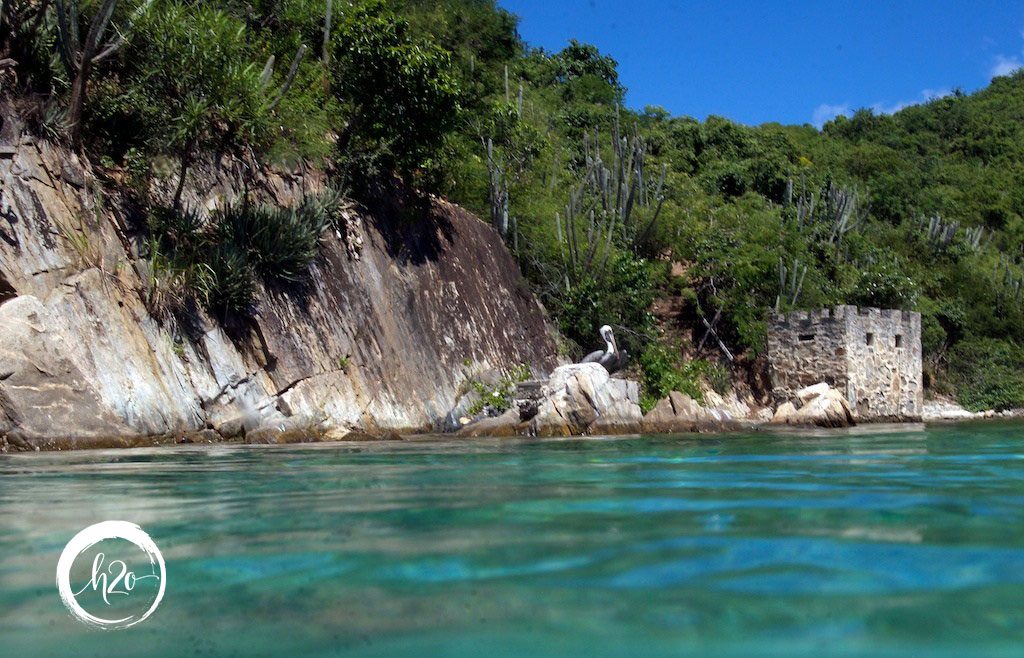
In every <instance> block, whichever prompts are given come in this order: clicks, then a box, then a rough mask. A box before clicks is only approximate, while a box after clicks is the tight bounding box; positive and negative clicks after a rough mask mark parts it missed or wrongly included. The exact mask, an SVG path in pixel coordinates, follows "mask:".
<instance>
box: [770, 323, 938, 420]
mask: <svg viewBox="0 0 1024 658" xmlns="http://www.w3.org/2000/svg"><path fill="white" fill-rule="evenodd" d="M768 359H769V362H770V364H771V378H772V386H773V387H774V390H775V396H776V398H778V399H782V398H787V399H788V398H789V397H791V396H792V394H793V393H794V392H796V391H797V390H799V389H801V388H803V387H805V386H810V385H812V384H816V383H818V382H827V383H828V384H829V385H831V386H832V387H833V388H836V389H838V390H839V391H842V392H843V393H844V394H845V395H846V399H847V400H848V401H849V403H850V409H851V410H852V411H853V414H854V417H855V418H856V419H857V420H860V421H887V420H892V421H895V420H919V419H920V418H921V412H922V410H923V406H924V388H923V377H922V374H921V314H920V313H913V312H911V311H899V310H888V309H878V308H857V307H856V306H837V307H835V308H829V309H823V310H817V311H794V312H792V313H786V314H778V313H776V314H773V315H772V316H771V318H770V319H769V322H768Z"/></svg>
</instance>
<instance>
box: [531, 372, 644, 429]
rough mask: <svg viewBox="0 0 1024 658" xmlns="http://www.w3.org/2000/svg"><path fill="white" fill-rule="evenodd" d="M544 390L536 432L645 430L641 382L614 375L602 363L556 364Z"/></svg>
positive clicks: (535, 424)
mask: <svg viewBox="0 0 1024 658" xmlns="http://www.w3.org/2000/svg"><path fill="white" fill-rule="evenodd" d="M544 392H545V398H544V400H543V402H541V403H540V405H539V407H538V409H537V415H536V416H534V417H533V419H532V420H530V421H529V425H530V433H531V434H533V435H536V436H576V435H581V434H629V433H633V432H639V431H640V430H641V423H642V421H643V414H642V413H641V411H640V404H639V398H640V387H639V385H638V384H637V383H636V382H632V381H629V380H625V379H614V378H612V377H611V376H610V375H609V374H608V371H607V370H605V369H604V368H603V367H602V366H601V365H599V364H596V363H582V364H572V365H566V366H561V367H559V368H556V369H555V371H554V372H553V373H552V374H551V378H550V379H549V380H548V383H547V385H546V386H545V391H544Z"/></svg>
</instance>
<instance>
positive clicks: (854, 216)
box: [785, 178, 870, 245]
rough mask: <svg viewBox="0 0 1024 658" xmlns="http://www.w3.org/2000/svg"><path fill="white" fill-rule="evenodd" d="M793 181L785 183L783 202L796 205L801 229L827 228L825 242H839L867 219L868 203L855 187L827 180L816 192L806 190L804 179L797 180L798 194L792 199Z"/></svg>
mask: <svg viewBox="0 0 1024 658" xmlns="http://www.w3.org/2000/svg"><path fill="white" fill-rule="evenodd" d="M793 197H794V191H793V180H792V179H790V180H789V181H788V182H787V183H786V195H785V199H786V205H787V206H791V207H795V210H796V225H797V228H798V229H799V230H800V231H801V232H803V231H804V229H805V228H809V227H811V226H813V225H816V224H817V225H821V226H824V227H826V229H827V231H828V238H827V240H826V241H827V242H828V244H830V245H839V244H841V243H842V241H843V237H844V236H845V235H846V234H847V233H850V232H853V231H857V230H859V229H860V228H861V227H862V226H863V225H864V223H865V222H866V221H867V218H868V214H869V213H870V205H869V204H867V203H865V202H864V201H863V195H862V193H861V192H860V191H858V190H857V188H855V187H844V186H841V185H836V184H834V183H832V182H829V183H828V185H826V186H825V187H824V188H823V189H822V190H821V191H820V192H819V193H814V192H810V193H809V192H807V190H806V181H805V180H804V179H803V178H801V180H800V194H799V195H798V196H797V197H796V200H795V202H794V198H793Z"/></svg>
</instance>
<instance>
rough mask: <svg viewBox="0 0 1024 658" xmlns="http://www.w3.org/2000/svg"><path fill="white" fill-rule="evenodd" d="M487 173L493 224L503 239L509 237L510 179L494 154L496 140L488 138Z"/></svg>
mask: <svg viewBox="0 0 1024 658" xmlns="http://www.w3.org/2000/svg"><path fill="white" fill-rule="evenodd" d="M486 147H487V173H488V176H489V187H488V191H487V195H488V198H489V199H490V202H491V224H493V225H494V228H496V229H498V232H499V233H501V236H502V237H506V236H507V235H508V227H509V207H508V202H509V194H508V177H507V176H506V173H505V168H504V167H503V166H502V165H501V164H500V163H499V162H498V159H497V158H496V157H495V154H494V140H492V139H491V138H489V137H488V138H487V144H486Z"/></svg>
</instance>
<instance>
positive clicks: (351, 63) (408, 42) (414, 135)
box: [333, 1, 460, 174]
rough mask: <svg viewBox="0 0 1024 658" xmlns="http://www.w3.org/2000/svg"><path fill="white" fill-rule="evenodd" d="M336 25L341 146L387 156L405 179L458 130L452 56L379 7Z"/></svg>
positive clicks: (377, 4)
mask: <svg viewBox="0 0 1024 658" xmlns="http://www.w3.org/2000/svg"><path fill="white" fill-rule="evenodd" d="M338 28H339V29H338V33H337V35H336V40H335V58H334V59H335V66H334V69H333V71H334V75H335V80H334V86H333V90H334V92H335V93H336V94H338V97H339V99H340V100H341V102H342V103H344V104H345V105H346V106H347V108H348V110H349V118H348V124H347V125H346V126H345V128H344V130H343V131H342V134H341V137H340V139H339V147H340V148H341V149H342V151H345V150H348V149H350V148H351V149H355V150H367V151H371V152H377V153H385V154H387V155H388V156H389V158H388V159H389V160H390V162H388V163H387V164H392V165H394V166H396V167H397V168H398V169H399V171H400V173H403V174H409V173H411V172H412V171H413V170H414V169H416V168H418V167H421V166H422V164H423V161H424V160H425V159H426V158H427V157H428V156H429V154H430V153H431V151H432V150H433V149H435V148H437V146H438V145H439V143H440V141H441V139H442V138H443V137H444V136H445V135H446V134H447V133H448V132H449V131H450V130H451V129H452V128H453V127H454V126H455V125H456V121H457V118H458V113H459V109H460V104H459V96H460V91H459V87H458V84H457V81H456V78H455V76H454V75H453V74H452V71H451V57H450V55H449V53H448V52H447V51H445V50H444V49H442V48H441V47H439V46H437V45H435V44H433V43H430V42H427V41H423V40H420V39H416V38H415V37H414V36H413V34H412V33H411V31H410V29H409V24H408V23H407V22H406V21H405V20H403V19H401V18H399V17H398V16H396V15H395V13H394V12H392V11H390V10H389V9H388V8H387V7H386V6H385V5H384V3H382V2H377V1H374V2H370V3H367V4H365V5H363V6H360V7H357V8H356V9H355V10H354V11H350V12H349V13H348V15H347V16H345V19H344V21H343V22H342V23H341V25H339V26H338Z"/></svg>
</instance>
